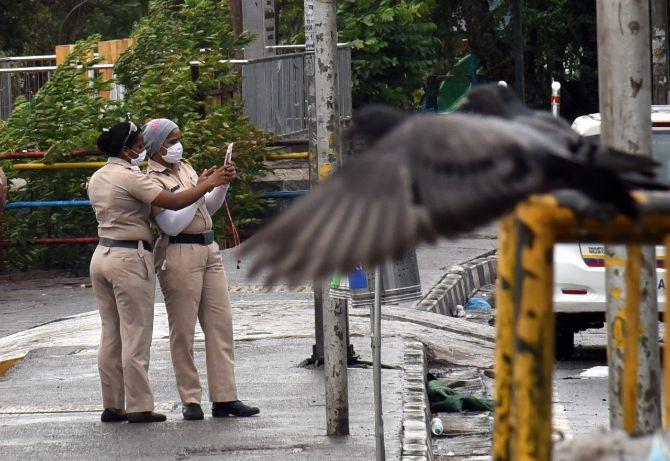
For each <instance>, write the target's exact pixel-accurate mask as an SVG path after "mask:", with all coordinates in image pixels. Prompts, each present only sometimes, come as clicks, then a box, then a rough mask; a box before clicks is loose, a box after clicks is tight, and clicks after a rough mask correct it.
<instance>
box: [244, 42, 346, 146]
mask: <svg viewBox="0 0 670 461" xmlns="http://www.w3.org/2000/svg"><path fill="white" fill-rule="evenodd" d="M338 55H339V67H338V70H339V74H338V75H339V82H338V83H339V96H340V99H339V103H340V116H341V117H342V118H346V117H350V116H351V48H349V47H343V48H340V49H339V51H338ZM304 64H305V53H291V54H284V55H279V56H272V57H267V58H260V59H255V60H253V61H248V62H247V63H246V64H244V65H243V66H242V98H243V100H244V107H245V113H246V114H247V115H248V116H249V119H250V120H251V123H253V124H254V125H255V126H257V127H258V128H261V129H262V130H265V131H270V132H272V133H275V134H278V135H290V134H297V133H301V132H304V131H305V130H306V129H307V120H306V107H305V101H306V94H305V90H306V86H305V81H304V78H305V71H304V69H305V65H304Z"/></svg>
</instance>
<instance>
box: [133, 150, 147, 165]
mask: <svg viewBox="0 0 670 461" xmlns="http://www.w3.org/2000/svg"><path fill="white" fill-rule="evenodd" d="M131 150H132V149H131ZM132 152H133V154H134V153H135V151H134V150H133V151H132ZM146 156H147V150H146V149H144V150H143V151H142V152H140V153H139V154H137V157H135V158H131V159H130V164H131V165H132V166H139V164H140V163H142V162H143V161H144V159H145V158H146Z"/></svg>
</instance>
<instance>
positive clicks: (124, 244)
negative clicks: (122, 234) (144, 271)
mask: <svg viewBox="0 0 670 461" xmlns="http://www.w3.org/2000/svg"><path fill="white" fill-rule="evenodd" d="M139 241H140V240H114V239H108V238H105V237H100V238H99V239H98V245H100V246H103V247H110V248H135V249H137V242H139ZM141 242H142V244H143V245H144V249H145V250H147V251H152V249H153V247H152V246H151V243H149V242H147V241H145V240H141Z"/></svg>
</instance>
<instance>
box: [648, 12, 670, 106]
mask: <svg viewBox="0 0 670 461" xmlns="http://www.w3.org/2000/svg"><path fill="white" fill-rule="evenodd" d="M651 63H652V73H653V91H652V101H653V103H654V104H667V103H668V0H651Z"/></svg>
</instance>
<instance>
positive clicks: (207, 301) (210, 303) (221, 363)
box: [156, 242, 237, 403]
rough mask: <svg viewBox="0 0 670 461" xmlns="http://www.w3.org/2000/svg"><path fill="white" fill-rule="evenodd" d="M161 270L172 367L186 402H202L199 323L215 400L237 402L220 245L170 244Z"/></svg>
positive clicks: (229, 311) (158, 262)
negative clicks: (196, 353) (196, 355)
mask: <svg viewBox="0 0 670 461" xmlns="http://www.w3.org/2000/svg"><path fill="white" fill-rule="evenodd" d="M162 267H165V269H164V270H163V269H162ZM156 271H157V274H158V280H159V282H160V285H161V289H162V290H163V295H164V297H165V306H166V309H167V314H168V323H169V325H170V352H171V353H172V365H173V367H174V373H175V378H176V380H177V389H178V390H179V396H180V397H181V401H182V403H200V401H201V399H202V387H201V386H200V379H199V377H198V369H197V368H196V366H195V361H194V359H193V337H194V335H195V322H196V319H197V320H199V321H200V326H201V327H202V331H203V333H204V334H205V354H206V361H207V384H208V387H209V399H210V401H212V402H229V401H233V400H237V388H236V385H235V357H234V352H233V348H234V343H233V317H232V309H231V306H230V298H229V296H228V282H227V280H226V273H225V271H224V269H223V262H222V260H221V253H220V252H219V245H218V244H217V243H216V242H214V243H212V244H210V245H207V246H205V245H197V244H184V243H172V244H169V245H168V246H167V248H166V249H165V265H164V266H163V257H162V256H157V257H156Z"/></svg>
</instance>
